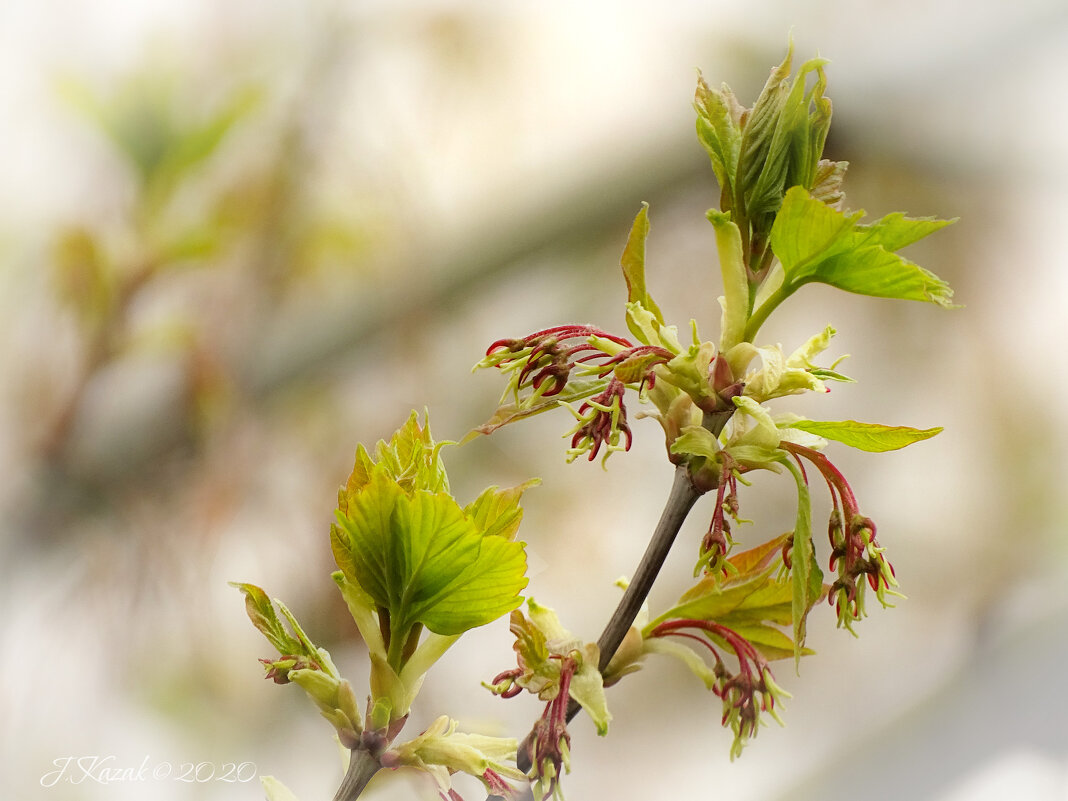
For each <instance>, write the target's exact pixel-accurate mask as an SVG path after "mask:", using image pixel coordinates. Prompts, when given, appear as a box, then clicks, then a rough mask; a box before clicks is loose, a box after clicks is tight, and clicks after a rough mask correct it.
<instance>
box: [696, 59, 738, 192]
mask: <svg viewBox="0 0 1068 801" xmlns="http://www.w3.org/2000/svg"><path fill="white" fill-rule="evenodd" d="M693 105H694V109H695V110H696V111H697V139H698V140H699V141H700V142H701V145H702V146H703V147H704V149H705V150H706V151H707V152H708V156H709V158H710V159H711V161H712V170H713V172H715V174H716V180H717V181H718V182H719V186H720V197H721V203H720V205H721V206H722V207H723V211H730V207H731V203H732V202H733V201H732V198H733V195H734V176H735V173H736V172H737V170H738V153H739V150H740V149H741V144H742V129H741V124H740V123H741V117H742V114H743V113H744V111H745V109H744V108H743V107H742V105H741V104H740V103H739V102H738V100H737V98H735V96H734V93H733V92H731V90H730V89H729V88H728V87H727V85H726V84H724V85H723V87H722V88H721V89H720V90H719V91H715V90H712V89H710V88H709V86H708V84H706V83H705V79H704V78H703V77H701V75H700V73H698V77H697V91H696V92H695V94H694V104H693Z"/></svg>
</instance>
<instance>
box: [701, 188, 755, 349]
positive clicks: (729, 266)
mask: <svg viewBox="0 0 1068 801" xmlns="http://www.w3.org/2000/svg"><path fill="white" fill-rule="evenodd" d="M705 216H706V217H707V218H708V221H709V222H710V223H712V227H713V228H715V229H716V249H717V251H718V252H719V270H720V274H721V275H722V277H723V291H724V293H725V294H724V295H723V297H722V298H720V303H721V304H722V306H723V314H722V316H721V320H720V340H719V349H720V351H721V352H724V351H727V350H730V349H731V348H733V347H734V346H735V345H737V344H738V343H739V342H741V341H742V339H743V337H744V334H745V323H746V320H747V318H748V315H749V279H748V278H747V276H746V271H745V260H744V257H743V254H742V239H741V234H740V233H739V231H738V226H737V225H735V224H734V223H733V222H731V216H730V214H724V213H721V212H718V211H716V210H715V209H711V210H709V211H708V212H706V213H705Z"/></svg>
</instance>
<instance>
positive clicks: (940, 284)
mask: <svg viewBox="0 0 1068 801" xmlns="http://www.w3.org/2000/svg"><path fill="white" fill-rule="evenodd" d="M863 214H864V213H863V212H862V211H858V212H854V213H853V214H849V215H846V214H843V213H842V212H840V211H837V210H835V209H833V208H831V207H830V206H827V205H825V204H824V203H821V202H820V201H819V200H816V199H815V198H813V197H812V196H811V195H809V193H808V192H806V191H805V190H804V189H802V188H800V187H794V188H792V189H790V190H789V191H788V192H787V193H786V197H785V199H784V200H783V204H782V208H781V209H780V210H779V213H778V215H777V216H776V218H775V224H774V225H773V226H772V229H771V247H772V249H773V250H774V252H775V255H776V256H777V257H778V258H779V260H780V262H781V263H782V265H783V270H784V284H783V287H782V288H781V289H780V290H779V294H783V295H785V294H789V293H791V292H793V291H795V290H796V289H797V288H798V287H800V286H801V285H803V284H805V283H808V282H811V281H815V282H820V283H825V284H830V285H831V286H836V287H838V288H839V289H844V290H846V291H847V292H855V293H857V294H861V295H871V296H874V297H884V298H900V299H902V300H918V301H927V302H930V303H937V304H938V305H940V306H944V307H950V306H952V303H951V299H952V297H953V290H952V289H950V287H949V285H948V284H947V283H946V282H945V281H943V280H942V279H940V278H939V277H938V276H936V275H934V274H933V273H931V272H929V271H927V270H925V269H923V268H922V267H920V266H919V265H917V264H914V263H913V262H911V261H909V260H908V259H905V258H903V257H901V256H899V255H897V253H896V252H895V251H896V250H897V249H898V248H900V247H903V246H904V245H907V244H910V243H912V242H915V241H916V240H917V239H920V238H922V237H924V236H927V235H928V234H931V233H933V232H934V231H936V230H938V229H939V228H942V227H943V226H945V225H948V224H949V223H950V222H951V221H948V220H931V219H917V220H913V219H909V218H906V217H904V216H902V215H900V214H892V215H889V216H887V217H885V218H883V219H882V220H879V221H877V222H876V223H874V224H872V225H859V224H858V223H857V220H859V219H860V218H861V217H862V216H863Z"/></svg>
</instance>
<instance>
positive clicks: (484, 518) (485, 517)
mask: <svg viewBox="0 0 1068 801" xmlns="http://www.w3.org/2000/svg"><path fill="white" fill-rule="evenodd" d="M540 483H541V481H540V480H539V479H536V478H533V479H531V480H530V481H526V482H524V483H523V484H520V485H519V486H518V487H510V488H508V489H503V490H501V489H497V487H487V488H486V489H484V490H483V491H482V494H481V495H479V496H478V497H477V498H476V499H475V500H473V501H472V502H471V503H469V504H468V505H467V506H465V507H464V515H465V516H466V517H467V519H468V520H470V521H471V522H472V523H474V524H475V526H476V527H477V528H478V530H479V531H481V532H482V534H483V536H486V537H488V536H496V537H504V539H506V540H511V539H514V538H515V535H516V533H517V532H518V531H519V523H520V522H521V521H522V519H523V509H522V507H521V506H520V505H519V500H520V498H522V496H523V493H524V492H525V491H526V490H528V489H530V488H531V487H536V486H537V485H538V484H540Z"/></svg>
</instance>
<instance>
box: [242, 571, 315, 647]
mask: <svg viewBox="0 0 1068 801" xmlns="http://www.w3.org/2000/svg"><path fill="white" fill-rule="evenodd" d="M230 586H231V587H236V588H237V589H239V590H241V592H243V593H244V594H245V611H246V612H248V617H249V620H251V621H252V625H253V626H255V627H256V628H257V629H259V630H260V633H261V634H263V636H264V637H266V638H267V641H268V642H269V643H270V644H271V645H273V646H274V647H275V649H276V650H277V651H278V653H280V654H301V655H307V654H306V652H305V650H304V647H303V646H302V645H301V642H300V640H298V639H297V638H296V637H294V636H293V635H292V634H290V633H289V631H288V630H287V629H286V627H285V625H284V624H283V623H282V621H281V620H279V619H278V614H277V613H276V612H275V610H274V603H273V602H272V601H271V599H270V598H268V597H267V593H265V592H264V591H263V590H262V589H261V588H259V587H257V586H256V585H255V584H244V583H241V582H237V581H231V582H230Z"/></svg>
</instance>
